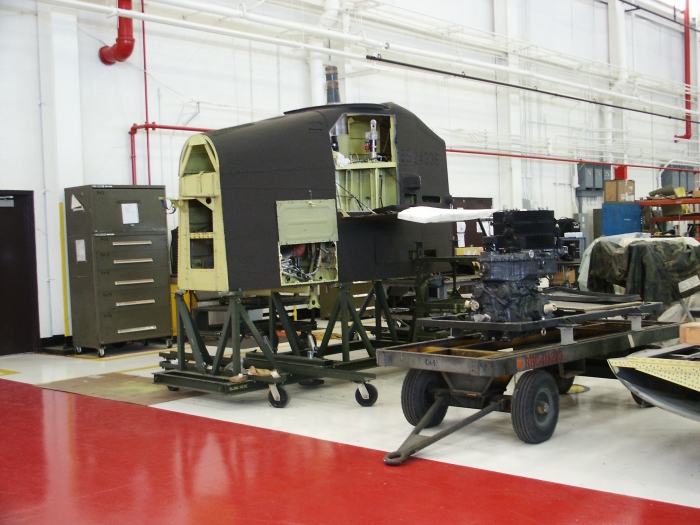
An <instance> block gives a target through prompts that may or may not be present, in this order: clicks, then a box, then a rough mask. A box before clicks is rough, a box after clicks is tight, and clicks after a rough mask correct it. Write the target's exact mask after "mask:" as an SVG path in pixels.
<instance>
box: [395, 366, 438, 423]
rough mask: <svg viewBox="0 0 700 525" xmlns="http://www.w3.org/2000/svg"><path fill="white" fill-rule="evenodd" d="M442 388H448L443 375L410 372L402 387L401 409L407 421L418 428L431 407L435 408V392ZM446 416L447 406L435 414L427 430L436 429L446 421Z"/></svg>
mask: <svg viewBox="0 0 700 525" xmlns="http://www.w3.org/2000/svg"><path fill="white" fill-rule="evenodd" d="M441 388H447V384H446V383H445V379H444V378H443V377H442V374H440V373H438V372H431V371H430V370H417V369H415V368H413V369H411V370H409V371H408V373H407V374H406V377H405V378H404V380H403V386H402V387H401V408H402V409H403V415H404V417H405V418H406V421H408V422H409V423H410V424H411V425H413V426H416V425H417V424H418V423H419V421H420V420H421V419H423V416H425V414H426V413H427V412H428V410H430V407H431V406H433V403H434V402H435V390H436V389H441ZM445 414H447V404H444V405H443V406H442V407H441V408H440V410H438V411H437V412H436V413H435V415H434V416H433V418H432V419H431V420H430V421H428V424H427V425H426V426H425V428H430V427H434V426H436V425H439V424H440V423H442V420H443V419H445Z"/></svg>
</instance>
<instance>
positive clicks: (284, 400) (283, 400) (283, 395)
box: [267, 385, 289, 408]
mask: <svg viewBox="0 0 700 525" xmlns="http://www.w3.org/2000/svg"><path fill="white" fill-rule="evenodd" d="M277 391H278V392H279V393H280V400H279V401H277V400H275V398H274V397H273V396H272V392H268V393H267V400H268V401H269V402H270V404H271V405H272V406H273V407H275V408H284V407H286V406H287V405H288V404H289V394H288V393H287V391H286V390H285V388H284V387H282V386H279V385H277Z"/></svg>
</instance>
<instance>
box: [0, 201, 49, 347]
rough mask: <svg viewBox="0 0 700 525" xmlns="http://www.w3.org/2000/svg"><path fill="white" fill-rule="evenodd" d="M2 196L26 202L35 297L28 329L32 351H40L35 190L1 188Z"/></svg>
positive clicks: (31, 278) (27, 237)
mask: <svg viewBox="0 0 700 525" xmlns="http://www.w3.org/2000/svg"><path fill="white" fill-rule="evenodd" d="M0 196H2V197H7V196H13V197H15V198H17V197H21V198H23V199H24V202H25V203H26V210H27V221H26V222H25V224H26V229H25V232H24V236H25V242H26V243H27V246H28V248H29V253H28V256H29V262H30V264H29V277H30V281H31V283H30V285H29V290H27V293H28V295H30V296H32V297H34V308H33V309H32V310H33V311H32V313H31V315H30V317H29V319H27V325H26V327H27V329H28V330H31V332H32V334H34V337H32V341H33V345H32V348H31V351H32V352H35V353H36V352H39V351H40V350H41V331H40V328H39V287H38V285H37V268H36V229H35V222H34V192H33V191H26V190H0ZM0 300H3V301H10V300H12V298H10V297H4V298H0Z"/></svg>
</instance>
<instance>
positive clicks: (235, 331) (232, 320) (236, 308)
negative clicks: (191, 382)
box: [175, 290, 279, 376]
mask: <svg viewBox="0 0 700 525" xmlns="http://www.w3.org/2000/svg"><path fill="white" fill-rule="evenodd" d="M184 294H185V292H183V291H181V290H178V291H176V292H175V303H176V309H177V318H178V337H177V352H178V370H180V371H185V370H187V361H186V358H185V338H184V337H182V335H183V333H184V334H186V335H187V339H188V340H189V342H190V347H191V348H192V357H193V358H194V361H195V365H196V367H197V371H198V372H199V373H200V374H206V375H212V376H215V375H218V373H219V371H220V368H221V361H222V359H223V355H224V350H225V349H226V342H227V341H228V338H229V336H231V337H232V339H233V341H232V342H233V344H232V346H233V356H232V358H231V363H232V367H233V370H232V372H233V374H234V375H238V374H240V373H241V319H242V320H243V322H244V323H245V325H246V326H247V327H248V330H250V332H251V334H252V336H253V338H254V339H255V342H256V343H257V344H258V346H259V347H260V350H262V352H263V354H264V355H265V358H266V359H267V361H268V362H269V363H270V367H271V368H273V369H277V370H279V366H278V365H277V360H276V359H275V355H274V352H273V350H272V348H270V346H269V345H268V344H267V342H266V341H265V340H264V339H263V337H262V336H261V335H260V332H259V331H258V329H257V327H256V326H255V323H253V321H252V320H251V318H250V315H249V314H248V311H247V310H246V308H245V306H243V304H242V302H241V296H242V294H241V293H240V292H234V293H232V294H227V296H228V297H229V298H230V301H229V308H228V310H227V312H226V319H225V320H224V327H223V330H222V332H221V337H219V343H218V345H217V348H216V355H215V358H214V360H212V357H211V355H209V352H208V351H207V347H206V346H205V345H204V340H203V339H202V336H201V334H200V333H199V330H197V327H196V326H195V325H194V321H193V319H192V314H191V313H190V311H189V309H188V308H187V304H185V300H184V298H183V296H184ZM208 365H210V366H211V370H207V366H208Z"/></svg>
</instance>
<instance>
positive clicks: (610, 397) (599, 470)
mask: <svg viewBox="0 0 700 525" xmlns="http://www.w3.org/2000/svg"><path fill="white" fill-rule="evenodd" d="M159 360H160V359H159V357H158V352H157V350H148V351H137V352H133V351H132V352H121V353H119V354H114V353H112V354H108V356H107V357H105V358H102V359H99V358H97V357H96V356H94V354H84V355H82V356H74V357H57V356H49V355H38V354H24V355H16V356H7V357H3V358H0V379H5V380H6V381H1V382H0V389H1V390H0V394H1V395H0V404H2V405H3V406H2V407H0V410H1V412H0V413H2V414H3V416H2V417H0V420H1V421H2V423H0V445H1V446H0V458H2V457H3V456H4V459H3V460H2V461H0V523H3V524H4V523H75V524H78V523H108V522H109V523H111V522H112V521H114V522H115V523H116V522H117V521H119V522H121V523H124V522H128V521H132V522H134V523H161V522H163V523H166V522H167V523H194V522H200V521H198V520H200V518H201V520H204V521H207V520H208V519H210V518H213V517H215V516H220V517H221V518H224V517H225V516H224V515H223V514H217V513H216V512H215V509H216V506H214V507H211V506H210V505H209V504H208V503H207V498H208V497H210V496H211V497H215V499H216V501H219V500H221V499H222V498H223V500H226V503H225V504H223V503H221V502H219V503H217V505H223V506H222V507H220V510H221V512H222V513H226V512H229V513H233V514H235V515H236V516H237V517H236V519H233V518H232V521H233V522H242V521H243V520H247V521H251V520H252V521H254V522H260V523H345V522H347V523H350V522H352V523H357V522H358V521H359V520H358V518H360V517H361V518H363V519H364V520H365V521H367V522H369V523H380V522H381V523H399V522H402V520H403V521H404V522H406V523H419V522H420V523H487V522H488V523H493V522H494V521H495V522H502V521H504V520H505V521H506V522H514V520H515V519H516V517H517V516H521V517H522V520H520V519H519V521H523V522H529V521H531V520H532V521H535V522H537V523H661V522H662V521H663V522H684V523H700V448H698V446H697V444H698V442H699V438H700V425H698V424H697V423H696V422H693V421H690V420H686V419H683V418H680V417H678V416H674V415H672V414H670V413H667V412H664V411H663V410H660V409H657V408H649V409H641V408H639V407H638V406H637V405H636V403H634V401H633V400H632V398H631V396H630V394H629V392H628V391H627V389H625V388H624V387H623V386H622V385H621V384H620V383H618V382H617V381H613V380H606V379H596V378H577V381H576V384H578V385H581V386H584V387H586V388H584V389H579V390H584V391H583V392H581V393H577V394H567V395H564V396H562V397H561V401H560V405H561V408H560V415H559V423H558V426H557V429H556V431H555V433H554V436H553V437H552V438H551V439H550V440H549V441H547V442H545V443H541V444H539V445H527V444H525V443H523V442H521V441H520V440H519V439H518V438H517V437H516V436H515V433H514V432H513V429H512V426H511V422H510V416H509V414H501V413H494V414H491V415H489V416H487V417H485V418H484V419H482V420H480V421H478V422H477V423H475V424H473V425H472V426H470V427H467V428H465V429H463V430H460V431H458V432H457V433H455V434H453V435H452V436H450V437H448V438H447V439H445V440H443V441H441V442H439V443H437V444H435V445H433V446H431V447H429V448H427V449H425V450H424V451H422V452H420V453H419V454H418V455H417V457H418V458H422V459H412V460H410V461H409V462H407V463H406V464H405V465H403V466H400V467H388V466H385V465H384V464H383V462H382V457H383V456H384V454H385V453H387V452H389V451H392V450H395V449H396V448H398V446H399V445H400V444H401V443H402V442H403V440H404V439H405V438H406V436H407V435H408V433H409V432H410V431H411V428H412V427H411V426H410V425H409V424H408V423H407V422H406V420H405V419H404V417H403V414H402V410H401V404H400V390H401V384H402V381H403V376H404V374H405V371H404V370H401V369H394V368H379V369H375V370H373V371H374V372H376V373H377V379H376V381H374V382H373V384H374V385H375V386H376V387H377V388H378V390H379V400H378V401H377V403H376V404H375V405H374V406H373V407H369V408H365V407H361V406H359V405H358V404H357V402H356V401H355V385H354V384H352V383H347V382H341V381H336V380H327V381H326V383H325V384H324V385H321V386H319V387H314V388H310V387H302V386H299V385H291V386H289V387H287V390H288V392H289V393H290V394H291V402H290V404H289V405H288V406H287V407H286V408H284V409H275V408H272V407H271V406H270V405H269V403H268V401H267V394H266V393H265V391H260V392H252V393H249V394H245V395H241V396H237V397H232V398H223V397H220V396H216V395H205V396H199V397H192V398H187V399H181V400H177V401H170V402H166V403H161V404H158V405H153V406H151V407H137V406H136V405H131V404H127V403H118V402H114V401H105V400H99V399H95V398H88V397H86V396H79V395H74V394H66V393H63V392H54V391H48V390H44V389H38V388H33V387H27V386H23V385H20V384H19V383H25V384H27V385H35V384H38V383H44V382H51V381H58V380H62V379H68V378H74V377H82V376H88V375H99V374H105V373H110V372H117V373H124V374H131V375H141V376H146V377H150V375H151V373H152V372H156V371H158V370H159V367H158V362H159ZM154 409H155V410H154ZM470 412H472V411H470V410H468V409H457V408H450V409H449V411H448V414H447V417H446V419H445V422H444V423H443V424H442V425H440V426H438V427H436V428H435V429H434V430H433V431H437V430H440V429H441V428H444V426H445V425H446V424H448V423H449V422H451V421H456V420H458V419H460V418H463V417H466V416H467V415H469V413H470ZM108 414H109V416H108ZM190 416H197V417H190ZM110 418H111V420H110ZM25 427H26V428H25ZM151 427H153V428H151ZM93 429H94V430H93ZM169 429H172V433H170V430H169ZM105 433H106V434H105ZM28 434H29V435H35V434H36V436H34V438H36V439H38V440H39V441H41V443H36V444H35V445H31V442H32V439H34V438H29V439H28ZM93 434H95V435H93ZM105 435H106V436H107V437H105ZM37 436H38V437H37ZM134 436H139V439H138V441H137V442H136V443H131V442H130V440H131V441H133V440H134V439H135V437H134ZM222 436H225V437H224V438H222ZM291 436H295V437H293V438H292V437H291ZM41 437H43V439H39V438H41ZM183 440H184V441H183ZM222 440H223V441H222ZM230 440H232V441H230ZM96 443H99V447H100V451H101V452H96V451H95V450H93V449H91V447H95V446H97V445H96ZM348 445H350V446H348ZM102 447H104V450H102ZM232 447H233V448H232ZM25 449H26V450H25ZM23 450H24V451H23ZM22 451H23V452H22ZM17 453H21V454H23V459H22V461H19V459H18V458H17V457H15V455H14V454H17ZM8 455H11V457H8ZM132 455H133V457H131V456H132ZM154 458H158V461H157V462H155V463H154ZM270 458H272V459H270ZM425 460H428V461H425ZM275 461H278V462H279V467H275ZM86 462H87V463H89V464H90V471H91V472H92V471H93V470H95V469H98V470H99V471H100V473H99V474H98V473H97V472H95V473H94V476H96V477H98V478H99V479H100V481H99V483H100V484H103V485H104V490H106V491H107V492H108V493H109V494H111V496H110V497H109V498H108V500H106V501H104V502H102V503H101V504H100V505H99V510H97V511H95V512H97V514H95V515H86V516H84V515H82V514H81V513H80V512H79V509H80V508H81V503H80V502H81V501H82V502H83V503H84V502H85V501H86V500H85V494H84V493H83V491H84V490H86V489H85V488H84V487H83V488H80V487H81V485H82V482H83V481H84V480H82V474H81V471H82V469H83V468H84V467H85V465H86ZM35 463H36V465H34V464H35ZM122 463H128V464H129V465H131V466H130V469H134V471H133V472H131V470H129V469H127V470H128V472H127V473H122V474H121V476H122V478H123V479H122V478H120V475H115V476H113V475H112V470H113V469H116V470H117V472H119V469H120V467H119V465H120V464H122ZM164 463H165V464H167V465H165V464H164ZM270 463H272V464H270ZM51 465H53V467H52V468H48V467H49V466H51ZM261 465H264V469H262V470H261V468H262V467H261ZM17 468H21V469H23V470H25V469H27V470H28V471H29V470H32V469H35V470H37V471H42V472H43V474H42V475H37V476H36V479H34V478H33V477H32V476H29V478H28V480H29V481H30V482H31V484H33V485H34V486H33V487H32V489H31V490H32V494H35V495H36V497H32V498H30V499H29V500H27V501H24V502H23V500H22V493H23V492H22V490H23V489H21V488H17V486H16V485H17V476H16V472H15V470H16V469H17ZM42 469H43V470H42ZM161 469H162V471H161ZM234 471H235V475H234ZM172 476H175V478H177V479H178V480H180V481H182V482H183V483H185V485H186V486H187V487H189V489H188V490H189V492H187V490H185V492H183V490H184V489H183V488H182V487H181V486H179V485H178V486H177V487H173V486H171V485H172V484H173V483H174V481H173V480H172V479H170V477H172ZM368 476H369V477H368ZM165 478H168V479H165ZM139 484H143V485H144V489H143V491H141V492H139V490H137V487H138V485H139ZM161 484H162V489H163V490H162V491H161V490H160V489H159V486H161ZM406 484H408V485H406ZM307 485H308V488H307V489H305V487H307ZM120 487H122V488H120ZM368 487H372V490H371V491H370V492H371V493H368V490H369V488H368ZM95 489H96V488H95V487H91V488H90V489H89V490H88V492H90V493H92V492H91V491H93V492H94V491H95ZM122 489H123V490H122ZM438 489H439V490H438ZM280 491H281V492H280ZM326 491H330V493H332V494H334V495H333V496H332V497H331V498H330V499H331V500H332V503H331V502H330V500H328V499H327V498H326V497H325V496H326ZM270 492H272V493H274V494H275V495H274V496H271V495H270ZM150 493H152V498H155V499H154V500H148V501H144V500H142V498H143V497H145V496H144V494H150ZM200 493H201V494H204V495H203V496H202V498H203V500H201V501H200V500H199V499H197V497H195V496H196V495H197V494H200ZM139 494H141V495H139ZM115 495H116V496H115ZM487 496H488V498H487ZM55 498H65V499H67V501H68V500H70V501H72V502H73V503H72V504H68V503H66V502H63V503H60V504H57V503H56V501H55ZM115 498H116V499H115ZM270 498H272V499H270ZM279 498H281V500H280V501H284V505H285V508H284V510H279V511H277V512H272V513H271V514H270V512H269V511H270V509H268V508H267V507H268V505H272V503H266V502H273V501H277V499H279ZM122 499H123V501H121V500H122ZM375 500H376V502H375ZM110 501H111V502H112V503H109V502H110ZM126 501H129V502H130V503H129V505H131V506H130V507H129V506H127V507H125V508H122V507H124V505H123V503H124V502H126ZM251 501H255V502H257V504H258V505H259V506H260V507H262V508H265V510H264V511H263V512H262V513H261V514H260V515H258V511H256V508H257V507H255V506H254V505H252V504H251ZM372 502H374V503H372ZM212 504H213V503H212ZM669 504H671V505H669ZM144 505H145V506H146V507H148V509H151V510H152V509H154V508H161V509H163V511H162V513H160V514H159V513H158V512H151V510H149V511H148V512H146V511H144V510H142V513H143V512H145V514H143V515H142V517H141V518H139V515H137V514H134V513H135V512H136V511H135V510H134V509H138V508H141V507H143V506H144ZM173 506H176V508H181V509H182V508H185V507H186V509H187V512H184V511H183V512H184V514H182V513H177V512H175V513H174V512H173V511H172V508H173ZM273 506H274V505H273ZM436 506H437V507H436ZM514 506H516V507H517V509H518V510H517V512H515V511H514V510H513V509H514V508H516V507H514ZM438 507H439V508H438ZM166 508H167V509H168V510H167V511H166V510H165V509H166ZM205 508H206V509H207V510H206V512H205V511H204V510H203V509H205ZM42 509H44V510H42ZM47 509H53V510H47ZM60 509H64V510H63V511H60ZM76 509H77V510H76ZM129 509H131V510H129ZM360 509H361V510H360ZM436 509H437V510H436ZM460 509H462V510H463V511H464V512H466V513H467V514H460V513H459V512H458V513H457V515H458V516H460V517H456V515H455V514H454V512H457V511H459V510H460ZM503 509H511V511H512V512H514V514H509V513H508V512H511V511H508V512H506V513H505V514H504V512H505V511H504V510H503ZM46 512H48V514H46ZM61 512H63V514H61ZM212 512H214V514H212ZM354 512H356V515H353V513H354ZM240 513H245V515H242V514H240ZM348 513H349V514H348ZM402 513H403V514H402ZM145 516H148V519H146V517H145ZM467 516H468V517H467ZM47 517H50V518H51V519H50V520H49V521H42V520H46V519H47ZM108 517H109V519H108ZM112 517H114V520H112ZM195 517H196V519H195ZM229 517H230V516H229ZM117 518H119V519H117ZM161 518H162V519H161ZM166 518H167V519H166ZM205 518H206V519H205ZM404 518H406V519H404ZM409 518H410V519H409ZM438 518H440V519H438ZM525 518H527V519H525ZM204 521H201V522H204ZM209 522H210V521H209Z"/></svg>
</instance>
